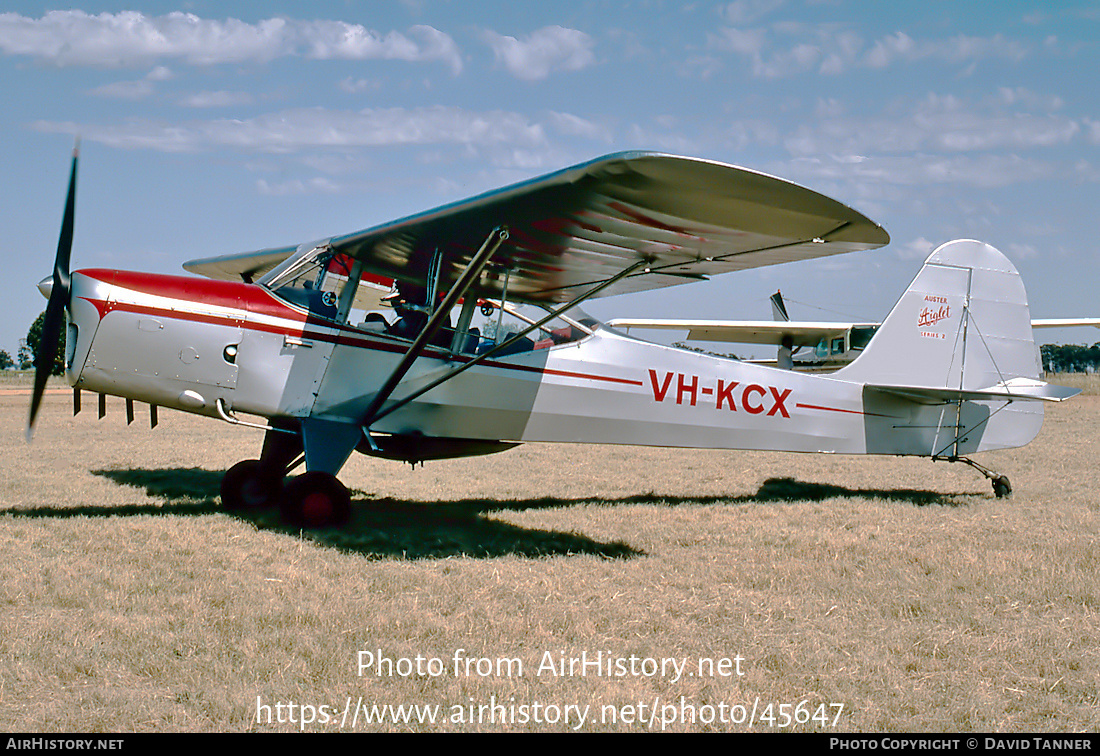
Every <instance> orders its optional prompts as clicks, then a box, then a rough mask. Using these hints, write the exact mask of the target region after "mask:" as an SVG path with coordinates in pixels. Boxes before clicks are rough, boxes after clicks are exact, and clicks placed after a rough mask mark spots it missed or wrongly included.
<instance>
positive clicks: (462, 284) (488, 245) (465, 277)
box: [363, 226, 508, 425]
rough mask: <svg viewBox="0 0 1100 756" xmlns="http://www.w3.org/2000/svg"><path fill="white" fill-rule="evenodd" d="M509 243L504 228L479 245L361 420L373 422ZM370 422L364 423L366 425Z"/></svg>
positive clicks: (496, 229) (497, 230)
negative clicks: (463, 300) (500, 249)
mask: <svg viewBox="0 0 1100 756" xmlns="http://www.w3.org/2000/svg"><path fill="white" fill-rule="evenodd" d="M507 239H508V229H507V228H505V227H503V226H497V227H496V228H494V229H493V230H492V232H491V233H490V234H489V236H488V237H486V239H485V242H484V243H483V244H482V245H481V249H479V250H478V251H477V254H476V255H474V257H473V259H472V260H470V262H469V264H468V265H467V266H466V269H465V270H464V271H462V275H461V276H459V278H458V280H457V281H455V283H454V286H452V287H451V290H450V291H448V292H447V296H446V297H444V298H443V301H442V302H441V303H440V304H439V306H438V307H436V308H435V309H434V310H433V311H432V316H431V317H430V318H429V319H428V322H427V324H426V325H425V326H424V330H422V331H421V332H420V334H419V335H418V336H417V337H416V340H415V341H413V343H412V346H410V347H409V351H407V352H405V355H404V356H403V357H402V358H401V361H400V362H399V363H397V367H395V368H394V369H393V373H391V374H390V377H389V378H387V379H386V382H385V383H384V384H382V388H380V389H379V390H378V393H377V394H375V396H374V399H373V400H371V403H370V406H369V407H367V409H366V411H365V412H364V413H363V417H364V418H365V419H367V420H368V421H370V420H372V419H373V418H374V415H375V413H377V412H378V409H379V408H380V407H381V406H382V405H383V404H384V403H385V401H386V400H387V399H389V398H390V394H392V393H393V390H394V389H395V388H397V384H399V383H400V382H401V379H402V378H404V377H405V373H407V372H409V368H411V367H412V365H413V363H414V362H415V361H416V359H417V358H418V357H419V356H420V353H421V352H423V351H424V347H426V346H427V345H428V344H429V343H430V342H431V339H432V337H433V336H435V334H436V333H437V332H438V331H439V329H440V328H441V327H442V326H443V322H444V321H445V320H446V319H447V318H449V317H450V314H451V309H452V308H454V306H455V305H456V304H458V300H459V299H461V298H462V295H463V294H465V293H466V290H467V289H469V288H470V285H471V284H472V283H473V282H474V280H475V279H476V278H477V277H478V276H479V275H481V271H482V269H483V268H484V267H485V265H486V263H488V262H489V258H490V257H492V256H493V253H494V252H496V251H497V248H498V247H499V246H500V245H501V244H503V243H504V241H505V240H507ZM369 424H370V422H366V423H364V425H369Z"/></svg>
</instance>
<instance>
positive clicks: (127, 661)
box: [0, 377, 1100, 732]
mask: <svg viewBox="0 0 1100 756" xmlns="http://www.w3.org/2000/svg"><path fill="white" fill-rule="evenodd" d="M1073 380H1077V381H1079V383H1078V384H1077V385H1080V386H1082V387H1085V388H1086V389H1087V393H1088V395H1085V396H1081V397H1078V398H1076V399H1074V400H1071V401H1070V402H1067V403H1065V404H1063V405H1058V406H1053V407H1050V408H1048V412H1047V420H1046V423H1045V425H1044V428H1043V431H1042V433H1041V434H1040V436H1039V438H1038V439H1037V440H1036V441H1035V442H1034V443H1033V444H1031V445H1030V446H1029V447H1027V448H1025V449H1021V450H1014V451H1009V452H1000V453H994V454H985V455H979V457H978V458H979V461H981V462H983V463H984V464H986V465H988V466H991V467H993V468H994V469H996V470H998V471H1000V472H1004V473H1006V474H1007V475H1009V476H1010V477H1011V479H1012V483H1013V486H1014V488H1015V492H1014V494H1013V496H1012V497H1011V498H1009V499H1003V500H998V499H994V498H993V496H992V493H991V489H990V486H989V484H988V482H987V481H985V480H984V479H983V478H981V477H980V476H979V475H978V474H976V473H975V472H974V471H972V470H970V469H968V468H965V467H962V466H958V465H949V464H946V463H935V464H933V463H932V462H930V461H928V460H915V459H900V458H866V457H842V456H820V455H790V454H773V453H743V452H699V451H678V450H668V449H646V448H633V447H584V446H551V445H528V446H522V447H519V448H517V449H514V450H511V451H508V452H505V453H502V454H499V455H495V456H490V457H483V458H476V459H471V460H460V461H453V462H437V463H429V464H428V465H427V466H426V467H424V468H418V469H416V470H410V469H409V467H408V466H406V465H401V464H398V463H391V462H384V461H376V460H368V459H365V458H356V459H354V460H352V461H351V463H349V465H348V467H347V468H346V469H345V471H344V473H343V474H342V476H341V477H342V478H343V479H344V481H345V482H346V483H347V484H348V485H349V486H350V487H351V488H352V489H353V491H354V493H353V499H354V503H353V507H354V515H353V522H352V525H351V526H350V527H349V528H347V529H345V530H342V531H333V530H326V531H319V532H313V533H299V532H297V531H288V530H286V529H284V528H282V527H281V526H279V525H278V523H277V521H276V518H275V517H274V516H273V515H271V514H268V513H261V514H258V515H256V516H252V517H241V516H229V515H227V514H224V513H222V512H221V511H219V508H218V504H217V491H218V483H219V479H220V475H221V473H222V472H223V471H224V470H225V469H226V468H227V467H228V466H229V465H231V464H232V463H233V462H235V461H237V460H239V459H244V458H247V457H254V456H255V455H256V453H257V452H258V449H259V445H260V441H261V439H260V435H259V433H258V432H256V431H250V430H247V429H240V428H234V427H231V426H228V425H225V424H221V423H218V422H216V421H211V420H206V419H201V418H196V417H192V416H188V415H183V414H179V413H172V412H163V411H162V413H161V417H160V427H158V428H157V429H156V430H150V429H149V428H148V423H147V420H146V419H145V418H142V417H141V416H140V415H139V419H138V421H137V422H135V424H134V425H133V426H131V427H129V428H127V427H126V425H125V419H124V412H123V409H122V403H121V401H120V400H116V402H115V403H113V404H111V407H110V413H109V415H108V418H107V419H106V420H104V421H97V420H96V419H95V413H94V406H92V403H91V402H90V401H89V402H86V406H87V407H89V408H90V409H91V410H92V411H89V409H86V410H85V412H84V413H82V414H81V415H80V416H78V417H76V418H72V417H70V416H69V415H70V412H71V410H70V406H71V405H70V400H69V399H68V397H65V396H63V395H50V396H49V397H47V401H46V404H45V408H44V412H43V416H42V418H41V420H40V423H39V430H38V434H37V438H36V440H35V442H34V444H33V445H27V444H25V443H24V442H23V438H22V432H23V424H24V422H25V417H26V403H27V398H26V397H25V396H19V395H13V394H10V393H3V392H0V409H2V414H0V445H2V453H3V458H4V460H5V468H4V470H5V474H4V476H3V480H2V481H0V508H2V512H0V558H2V565H3V566H2V567H0V624H2V627H3V629H4V632H3V633H2V634H0V729H4V730H8V731H52V732H58V731H174V730H187V731H192V730H215V731H248V730H258V731H268V730H296V729H299V728H304V729H306V730H310V731H318V730H335V729H338V728H340V727H341V725H343V726H344V727H345V729H355V730H359V731H375V730H423V731H449V730H457V731H506V730H545V731H557V730H566V729H572V728H574V727H577V728H579V729H583V730H589V731H605V730H614V731H640V730H647V729H655V730H656V729H662V728H663V729H667V730H673V731H683V730H692V731H702V730H718V731H724V730H732V731H741V730H753V731H767V730H780V729H794V730H806V729H817V730H824V731H832V730H836V731H843V732H849V731H952V732H954V731H971V730H975V731H1071V730H1096V729H1097V728H1098V727H1100V687H1098V681H1100V633H1098V631H1097V628H1098V626H1100V588H1098V586H1100V555H1098V545H1100V544H1098V533H1100V528H1098V526H1097V517H1098V514H1100V512H1098V510H1100V493H1098V491H1100V472H1098V471H1097V467H1096V461H1097V459H1100V431H1098V424H1100V396H1097V394H1098V393H1100V391H1098V388H1100V387H1098V386H1097V385H1096V381H1095V377H1087V378H1086V377H1081V378H1079V379H1071V380H1068V381H1064V382H1066V383H1070V382H1072V381H1073ZM7 385H9V384H5V386H7ZM361 652H364V653H363V654H361ZM367 652H369V654H370V655H369V656H367V655H365V654H366V653H367ZM456 658H457V659H458V663H457V665H456V662H455V660H456ZM571 658H572V659H586V660H587V661H589V662H599V669H597V665H596V664H595V663H590V664H589V665H588V666H587V667H578V666H574V668H573V669H572V671H570V670H569V669H568V666H566V668H565V669H564V673H563V674H553V673H551V670H550V666H551V664H550V663H551V662H553V667H554V672H562V671H563V670H562V669H561V667H560V666H559V665H560V663H561V661H562V660H563V659H564V660H566V664H567V660H568V659H571ZM361 661H362V662H364V663H366V667H367V668H366V669H365V670H363V669H361V668H360V666H359V664H360V662H361ZM712 665H713V666H712ZM677 670H679V672H677ZM598 672H599V673H600V674H598ZM437 673H438V674H437ZM582 673H584V674H582ZM607 673H610V674H607ZM349 702H350V712H351V713H349V714H348V718H347V720H346V721H342V720H343V717H344V710H345V708H349ZM291 704H293V706H291ZM360 704H362V706H360ZM412 705H418V706H424V707H428V708H421V709H419V710H417V711H415V712H412V713H410V710H409V709H401V710H396V709H388V710H382V709H377V708H374V709H372V708H371V707H372V706H374V707H383V706H392V707H397V706H412ZM322 707H330V708H328V709H326V708H322ZM753 709H755V712H753ZM654 714H655V717H653V719H652V721H651V720H650V717H651V715H654ZM374 715H377V716H378V717H383V718H384V719H385V721H383V722H367V721H365V720H366V718H367V717H368V716H374ZM432 716H435V717H436V719H437V721H436V722H435V723H434V724H432V723H430V722H427V721H419V720H424V719H425V718H431V717H432ZM353 717H354V718H355V722H354V727H353V726H352V718H353ZM394 717H397V718H398V719H401V718H407V719H409V720H410V721H408V722H404V721H397V722H395V721H393V720H394ZM582 717H583V720H582ZM310 718H312V719H313V720H314V721H313V722H310V723H306V724H304V725H303V724H302V720H303V719H310ZM750 718H751V722H750V721H749V720H750ZM325 719H327V720H328V721H322V720H325ZM280 720H281V721H280ZM788 720H789V721H788Z"/></svg>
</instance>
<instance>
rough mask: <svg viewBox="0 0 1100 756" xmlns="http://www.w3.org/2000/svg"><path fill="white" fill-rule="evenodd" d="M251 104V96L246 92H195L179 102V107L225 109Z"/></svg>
mask: <svg viewBox="0 0 1100 756" xmlns="http://www.w3.org/2000/svg"><path fill="white" fill-rule="evenodd" d="M250 104H252V95H250V94H249V93H247V92H226V91H224V90H223V91H218V92H196V93H195V94H193V95H189V96H187V97H184V98H182V99H181V100H180V105H183V106H185V107H189V108H227V107H230V106H233V105H250Z"/></svg>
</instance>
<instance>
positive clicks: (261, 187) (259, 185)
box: [256, 177, 343, 197]
mask: <svg viewBox="0 0 1100 756" xmlns="http://www.w3.org/2000/svg"><path fill="white" fill-rule="evenodd" d="M256 189H257V190H258V191H259V192H260V194H266V195H268V196H272V197H286V196H289V195H299V194H338V193H340V192H341V191H343V187H342V186H341V185H340V184H338V183H336V182H335V181H332V180H330V179H327V178H323V177H318V178H312V179H309V180H308V181H303V180H301V179H291V180H288V181H278V182H270V181H267V180H265V179H258V180H257V181H256Z"/></svg>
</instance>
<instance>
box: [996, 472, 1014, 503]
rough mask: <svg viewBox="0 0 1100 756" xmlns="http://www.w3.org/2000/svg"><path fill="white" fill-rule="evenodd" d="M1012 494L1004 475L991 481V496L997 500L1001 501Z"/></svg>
mask: <svg viewBox="0 0 1100 756" xmlns="http://www.w3.org/2000/svg"><path fill="white" fill-rule="evenodd" d="M1010 493H1012V484H1011V483H1010V482H1009V481H1008V477H1007V476H1005V475H998V476H997V477H996V478H994V479H993V495H994V496H996V497H997V498H998V499H1003V498H1004V497H1006V496H1008V495H1009V494H1010Z"/></svg>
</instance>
